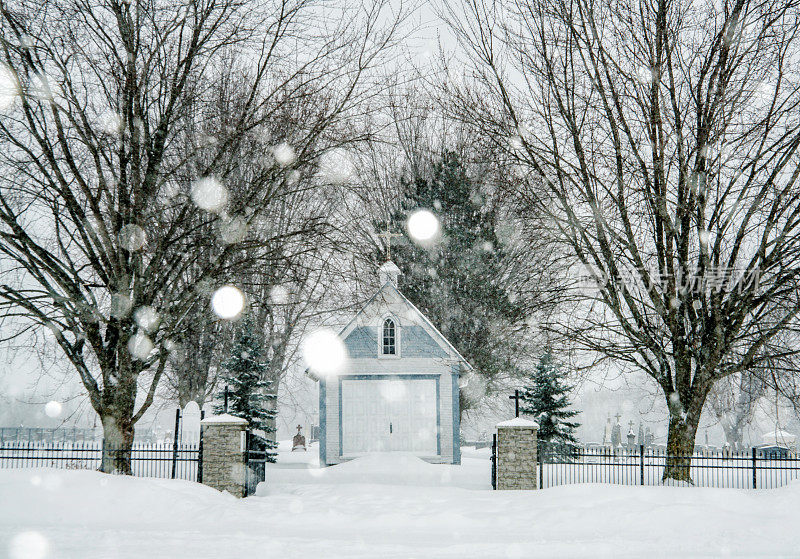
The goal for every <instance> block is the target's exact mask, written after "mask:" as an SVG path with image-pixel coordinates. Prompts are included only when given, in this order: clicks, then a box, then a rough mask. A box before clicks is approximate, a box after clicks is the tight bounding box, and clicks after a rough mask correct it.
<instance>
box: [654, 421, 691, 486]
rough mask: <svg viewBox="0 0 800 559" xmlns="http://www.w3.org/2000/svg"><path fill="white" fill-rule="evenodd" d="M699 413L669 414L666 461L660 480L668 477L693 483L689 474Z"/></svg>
mask: <svg viewBox="0 0 800 559" xmlns="http://www.w3.org/2000/svg"><path fill="white" fill-rule="evenodd" d="M699 423H700V414H699V413H697V414H692V413H689V414H687V415H686V416H685V417H684V416H681V415H674V414H670V418H669V433H668V434H667V459H666V460H667V461H666V465H665V467H664V475H663V477H662V478H661V480H662V481H666V480H668V479H671V480H675V481H685V482H687V483H691V484H692V485H694V482H693V481H692V476H691V465H692V455H693V454H694V439H695V436H696V435H697V426H698V425H699Z"/></svg>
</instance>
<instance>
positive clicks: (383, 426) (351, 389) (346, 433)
mask: <svg viewBox="0 0 800 559" xmlns="http://www.w3.org/2000/svg"><path fill="white" fill-rule="evenodd" d="M341 382H342V403H341V405H342V455H344V456H352V455H357V454H365V453H370V452H413V453H414V454H418V455H420V456H435V455H436V436H437V425H436V406H437V402H436V381H435V380H433V379H377V380H342V381H341Z"/></svg>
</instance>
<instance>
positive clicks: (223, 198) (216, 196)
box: [192, 177, 228, 213]
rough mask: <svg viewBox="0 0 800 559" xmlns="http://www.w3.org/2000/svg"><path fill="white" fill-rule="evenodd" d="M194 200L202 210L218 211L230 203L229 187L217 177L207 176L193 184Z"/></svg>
mask: <svg viewBox="0 0 800 559" xmlns="http://www.w3.org/2000/svg"><path fill="white" fill-rule="evenodd" d="M192 201H193V202H194V203H195V205H196V206H197V207H198V208H200V209H201V210H206V211H209V212H214V213H216V212H219V211H221V210H223V209H224V208H225V206H226V205H227V204H228V189H227V188H225V187H224V186H223V185H222V183H221V182H219V181H218V180H217V179H216V178H214V177H205V178H202V179H200V180H198V181H196V182H195V183H194V185H192Z"/></svg>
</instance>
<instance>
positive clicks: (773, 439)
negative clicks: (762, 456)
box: [762, 429, 797, 444]
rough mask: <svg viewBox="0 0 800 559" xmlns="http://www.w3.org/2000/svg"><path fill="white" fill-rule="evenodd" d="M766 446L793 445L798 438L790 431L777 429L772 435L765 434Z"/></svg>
mask: <svg viewBox="0 0 800 559" xmlns="http://www.w3.org/2000/svg"><path fill="white" fill-rule="evenodd" d="M762 440H763V441H764V444H777V443H783V444H787V443H793V442H795V441H796V440H797V437H796V436H795V434H794V433H790V432H788V431H784V430H783V429H776V430H775V431H772V432H771V433H764V436H763V437H762Z"/></svg>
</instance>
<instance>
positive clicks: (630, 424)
mask: <svg viewBox="0 0 800 559" xmlns="http://www.w3.org/2000/svg"><path fill="white" fill-rule="evenodd" d="M628 425H629V426H630V428H631V431H633V420H632V419H631V420H630V422H629V423H628Z"/></svg>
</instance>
